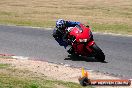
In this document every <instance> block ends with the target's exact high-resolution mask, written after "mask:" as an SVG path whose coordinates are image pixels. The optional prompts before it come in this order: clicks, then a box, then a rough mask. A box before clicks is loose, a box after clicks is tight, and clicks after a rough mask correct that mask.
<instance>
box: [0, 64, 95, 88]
mask: <svg viewBox="0 0 132 88" xmlns="http://www.w3.org/2000/svg"><path fill="white" fill-rule="evenodd" d="M0 88H83V87H82V86H81V85H80V84H78V83H73V82H64V81H60V80H55V79H51V78H50V79H49V78H48V77H46V76H44V75H41V74H38V73H35V72H32V71H29V70H26V69H25V70H24V69H15V68H14V67H12V66H11V65H9V64H0ZM85 88H94V87H92V86H87V87H85Z"/></svg>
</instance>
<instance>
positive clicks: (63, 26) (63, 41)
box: [53, 19, 80, 54]
mask: <svg viewBox="0 0 132 88" xmlns="http://www.w3.org/2000/svg"><path fill="white" fill-rule="evenodd" d="M79 24H80V22H74V21H65V20H63V19H58V20H57V21H56V27H55V29H54V30H53V37H54V38H55V40H56V41H57V42H58V43H59V45H60V46H64V48H65V49H66V47H67V46H68V45H70V42H69V41H68V40H67V34H68V31H67V29H68V27H75V26H76V25H79ZM67 52H68V53H69V54H72V53H73V52H74V50H73V48H72V47H71V48H70V49H69V50H68V51H67Z"/></svg>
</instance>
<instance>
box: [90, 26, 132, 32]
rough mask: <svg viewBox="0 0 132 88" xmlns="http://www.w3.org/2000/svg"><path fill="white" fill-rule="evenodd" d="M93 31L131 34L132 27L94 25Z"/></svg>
mask: <svg viewBox="0 0 132 88" xmlns="http://www.w3.org/2000/svg"><path fill="white" fill-rule="evenodd" d="M92 26H93V27H92V30H93V31H95V32H106V33H117V34H119V33H121V34H131V33H132V26H131V25H127V24H93V25H92Z"/></svg>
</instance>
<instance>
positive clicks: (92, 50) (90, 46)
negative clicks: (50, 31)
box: [67, 24, 105, 62]
mask: <svg viewBox="0 0 132 88" xmlns="http://www.w3.org/2000/svg"><path fill="white" fill-rule="evenodd" d="M67 31H68V37H67V38H68V41H70V42H71V44H70V45H71V46H72V48H73V50H74V53H73V54H74V55H78V56H79V55H81V56H87V57H95V59H96V60H98V61H101V62H103V61H104V60H105V55H104V53H103V51H102V50H101V49H100V48H99V47H98V46H97V44H96V43H95V41H94V39H93V35H92V32H91V30H90V27H88V26H85V25H83V24H80V25H77V26H75V27H69V28H68V29H67Z"/></svg>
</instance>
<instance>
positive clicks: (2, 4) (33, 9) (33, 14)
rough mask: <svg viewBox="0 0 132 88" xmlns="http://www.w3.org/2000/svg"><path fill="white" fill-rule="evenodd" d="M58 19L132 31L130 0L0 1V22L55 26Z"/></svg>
mask: <svg viewBox="0 0 132 88" xmlns="http://www.w3.org/2000/svg"><path fill="white" fill-rule="evenodd" d="M58 18H63V19H66V20H74V21H80V22H82V23H84V24H90V25H91V26H92V27H93V28H94V29H95V30H94V31H101V32H113V33H121V34H122V33H127V34H132V29H131V27H132V0H125V1H124V0H94V1H93V0H83V1H82V0H72V1H71V0H63V1H62V0H52V1H51V0H22V1H21V0H0V24H15V25H21V26H37V27H54V25H55V21H56V20H57V19H58Z"/></svg>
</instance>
